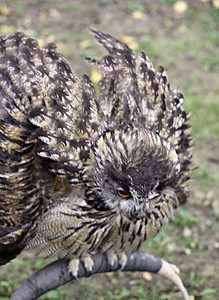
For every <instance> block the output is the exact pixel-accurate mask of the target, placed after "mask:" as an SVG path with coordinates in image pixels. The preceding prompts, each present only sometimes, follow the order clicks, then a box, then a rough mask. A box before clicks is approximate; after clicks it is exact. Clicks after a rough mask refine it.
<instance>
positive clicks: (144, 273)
mask: <svg viewBox="0 0 219 300" xmlns="http://www.w3.org/2000/svg"><path fill="white" fill-rule="evenodd" d="M142 276H143V278H144V279H145V280H147V281H151V280H152V275H151V274H150V273H148V272H143V274H142Z"/></svg>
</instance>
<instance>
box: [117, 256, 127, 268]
mask: <svg viewBox="0 0 219 300" xmlns="http://www.w3.org/2000/svg"><path fill="white" fill-rule="evenodd" d="M126 263H127V256H126V254H125V253H124V252H122V253H120V254H119V264H120V269H119V271H122V270H123V269H124V268H125V266H126Z"/></svg>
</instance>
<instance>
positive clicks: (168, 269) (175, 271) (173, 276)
mask: <svg viewBox="0 0 219 300" xmlns="http://www.w3.org/2000/svg"><path fill="white" fill-rule="evenodd" d="M179 273H180V270H179V268H178V267H177V266H175V265H173V264H170V263H168V262H167V261H165V260H162V267H161V269H160V271H159V272H158V274H160V275H162V276H164V277H166V278H167V279H169V280H171V281H173V282H174V283H175V284H176V285H177V287H178V288H179V290H180V292H181V293H182V296H183V299H184V300H189V294H188V292H187V290H186V288H185V287H184V285H183V282H182V280H181V278H180V277H179Z"/></svg>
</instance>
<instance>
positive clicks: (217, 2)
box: [212, 0, 219, 8]
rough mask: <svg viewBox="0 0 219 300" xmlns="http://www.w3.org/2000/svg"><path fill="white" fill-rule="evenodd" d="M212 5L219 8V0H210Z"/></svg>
mask: <svg viewBox="0 0 219 300" xmlns="http://www.w3.org/2000/svg"><path fill="white" fill-rule="evenodd" d="M212 3H213V5H214V7H216V8H219V0H212Z"/></svg>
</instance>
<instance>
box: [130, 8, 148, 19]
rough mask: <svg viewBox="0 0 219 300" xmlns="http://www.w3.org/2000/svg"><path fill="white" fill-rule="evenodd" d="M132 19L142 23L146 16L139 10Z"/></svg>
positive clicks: (133, 14)
mask: <svg viewBox="0 0 219 300" xmlns="http://www.w3.org/2000/svg"><path fill="white" fill-rule="evenodd" d="M132 17H133V19H135V20H138V21H140V20H143V19H144V18H145V14H144V13H143V12H141V11H139V10H136V11H134V12H133V13H132Z"/></svg>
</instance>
